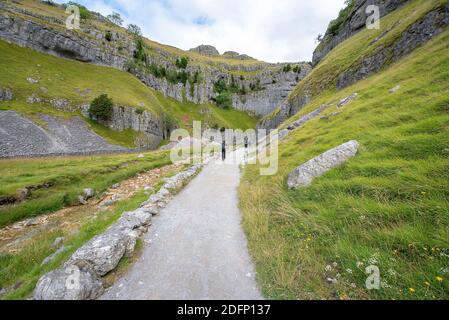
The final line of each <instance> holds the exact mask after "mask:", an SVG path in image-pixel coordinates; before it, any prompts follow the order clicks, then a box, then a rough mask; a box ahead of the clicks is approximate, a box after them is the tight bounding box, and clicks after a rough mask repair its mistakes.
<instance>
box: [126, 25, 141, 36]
mask: <svg viewBox="0 0 449 320" xmlns="http://www.w3.org/2000/svg"><path fill="white" fill-rule="evenodd" d="M127 29H128V32H129V33H131V34H132V35H133V36H135V37H141V36H142V30H141V29H140V27H139V26H138V25H136V24H129V25H128V28H127Z"/></svg>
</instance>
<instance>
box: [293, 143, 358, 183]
mask: <svg viewBox="0 0 449 320" xmlns="http://www.w3.org/2000/svg"><path fill="white" fill-rule="evenodd" d="M358 149H359V143H358V142H357V141H354V140H353V141H349V142H347V143H345V144H342V145H341V146H338V147H337V148H334V149H331V150H329V151H327V152H325V153H323V154H321V155H320V156H318V157H316V158H314V159H312V160H310V161H308V162H306V163H304V164H303V165H301V166H299V167H298V168H296V169H295V170H293V171H292V172H291V173H290V174H289V175H288V180H287V184H288V187H289V188H290V189H296V188H301V187H308V186H310V185H311V184H312V181H313V179H315V178H317V177H320V176H322V175H323V174H325V173H326V172H328V171H330V170H332V169H334V168H336V167H338V166H340V165H342V164H343V163H345V162H346V161H348V160H349V159H351V158H352V157H354V156H355V155H356V154H357V151H358Z"/></svg>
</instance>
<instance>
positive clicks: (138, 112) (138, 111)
mask: <svg viewBox="0 0 449 320" xmlns="http://www.w3.org/2000/svg"><path fill="white" fill-rule="evenodd" d="M144 112H145V108H142V107H139V108H137V109H136V113H137V114H139V115H142V114H143V113H144Z"/></svg>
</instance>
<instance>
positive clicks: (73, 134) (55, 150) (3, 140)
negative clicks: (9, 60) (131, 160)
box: [0, 111, 125, 157]
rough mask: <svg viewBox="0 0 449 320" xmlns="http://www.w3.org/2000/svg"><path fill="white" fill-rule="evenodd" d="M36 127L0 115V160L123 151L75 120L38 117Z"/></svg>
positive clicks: (13, 116) (24, 120) (12, 116)
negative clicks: (38, 121) (16, 157)
mask: <svg viewBox="0 0 449 320" xmlns="http://www.w3.org/2000/svg"><path fill="white" fill-rule="evenodd" d="M41 121H42V122H43V123H44V124H45V125H44V126H43V127H40V126H39V125H37V124H36V123H34V122H33V121H31V120H29V119H27V118H25V117H23V116H20V115H19V114H18V113H16V112H14V111H0V157H13V156H32V155H34V156H37V155H48V154H72V153H73V154H76V153H83V152H86V153H89V152H99V151H103V152H113V151H124V150H125V149H124V148H122V147H120V146H114V145H111V144H109V143H107V142H106V141H105V140H104V139H103V138H102V137H100V136H98V135H97V134H95V133H94V132H92V131H91V130H90V128H89V127H88V126H87V125H86V123H85V122H84V121H83V120H81V119H80V118H79V117H73V118H71V119H68V120H65V119H58V118H55V117H51V116H46V115H41Z"/></svg>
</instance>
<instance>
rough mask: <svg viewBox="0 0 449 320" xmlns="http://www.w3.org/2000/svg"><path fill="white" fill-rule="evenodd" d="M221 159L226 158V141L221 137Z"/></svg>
mask: <svg viewBox="0 0 449 320" xmlns="http://www.w3.org/2000/svg"><path fill="white" fill-rule="evenodd" d="M221 160H223V161H225V160H226V141H225V140H224V139H223V142H222V143H221Z"/></svg>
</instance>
